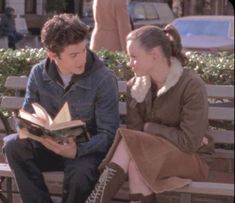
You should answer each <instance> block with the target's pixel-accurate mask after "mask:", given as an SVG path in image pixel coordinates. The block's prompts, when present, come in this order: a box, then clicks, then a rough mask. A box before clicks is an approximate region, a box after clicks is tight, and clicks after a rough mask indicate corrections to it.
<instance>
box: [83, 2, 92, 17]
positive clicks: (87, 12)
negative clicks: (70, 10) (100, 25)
mask: <svg viewBox="0 0 235 203" xmlns="http://www.w3.org/2000/svg"><path fill="white" fill-rule="evenodd" d="M92 4H93V0H85V1H83V13H82V16H84V17H92V16H93V11H92Z"/></svg>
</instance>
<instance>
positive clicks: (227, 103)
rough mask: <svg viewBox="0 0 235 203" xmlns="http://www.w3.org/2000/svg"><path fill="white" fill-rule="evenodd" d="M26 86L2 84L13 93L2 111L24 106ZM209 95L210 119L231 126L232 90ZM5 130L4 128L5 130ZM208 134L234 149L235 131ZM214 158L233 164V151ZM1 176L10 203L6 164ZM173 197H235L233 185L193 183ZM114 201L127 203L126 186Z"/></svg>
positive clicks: (52, 177) (122, 88)
mask: <svg viewBox="0 0 235 203" xmlns="http://www.w3.org/2000/svg"><path fill="white" fill-rule="evenodd" d="M26 83H27V77H19V76H16V77H14V76H10V77H8V78H7V80H6V82H5V87H6V88H7V89H11V90H14V91H15V96H3V97H2V100H1V107H2V108H4V109H8V110H11V111H12V110H13V111H15V110H17V109H19V108H20V107H21V105H22V102H23V97H22V96H23V95H24V93H22V91H23V92H24V91H25V87H26ZM206 87H207V92H208V101H209V102H210V105H209V119H210V120H215V121H231V122H233V124H234V87H233V86H225V85H206ZM119 92H120V94H125V92H126V82H125V81H119ZM119 110H120V115H121V116H125V115H126V104H125V102H120V104H119ZM9 121H10V122H9V123H10V125H9V126H8V128H9V129H6V130H11V129H14V121H13V120H12V119H11V118H10V119H9ZM5 127H7V126H5ZM3 128H4V125H3V124H1V123H0V130H1V129H3ZM209 133H211V134H212V136H213V137H214V140H215V143H217V144H220V145H221V144H222V145H223V144H225V145H234V131H233V130H225V129H212V130H209ZM215 158H222V159H230V160H231V161H232V162H233V161H234V152H233V149H223V148H217V149H216V155H215ZM0 176H1V177H5V179H6V182H7V183H6V185H7V188H6V191H5V193H4V194H6V197H7V199H8V200H9V202H11V200H12V187H11V186H12V182H11V181H12V179H13V178H14V176H13V175H12V173H11V171H10V169H9V166H8V164H6V163H2V164H0ZM44 177H45V180H46V182H48V181H56V182H60V183H61V182H62V180H63V173H62V172H50V173H44ZM173 192H174V193H180V202H181V203H190V202H191V196H192V194H204V195H213V196H224V197H232V198H233V196H234V182H233V180H231V183H221V182H211V181H210V182H196V181H193V182H192V183H191V184H190V185H188V186H186V187H183V188H179V189H176V190H174V191H173ZM115 198H116V199H118V200H120V201H123V202H128V183H127V182H126V183H125V184H124V185H123V187H122V188H121V189H120V191H119V192H118V194H117V195H116V196H115Z"/></svg>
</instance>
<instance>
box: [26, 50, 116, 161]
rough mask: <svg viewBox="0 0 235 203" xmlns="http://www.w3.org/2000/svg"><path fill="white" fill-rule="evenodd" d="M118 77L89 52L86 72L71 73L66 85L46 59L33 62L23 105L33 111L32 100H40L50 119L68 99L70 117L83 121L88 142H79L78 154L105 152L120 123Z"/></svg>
mask: <svg viewBox="0 0 235 203" xmlns="http://www.w3.org/2000/svg"><path fill="white" fill-rule="evenodd" d="M118 97H119V95H118V87H117V79H116V77H115V75H114V74H113V72H111V71H110V70H109V69H107V68H106V67H105V65H104V64H103V63H102V62H101V61H100V60H99V58H98V57H97V56H96V55H95V54H94V53H92V52H90V51H88V52H87V62H86V67H85V71H84V73H83V74H81V75H73V76H72V79H71V82H70V84H69V86H68V87H66V88H64V86H63V82H62V80H61V78H60V76H59V74H58V72H57V67H56V64H55V63H54V62H53V61H51V60H50V59H49V58H47V59H45V60H43V61H41V62H40V63H39V64H36V65H35V66H34V67H33V69H32V71H31V73H30V75H29V80H28V84H27V89H26V96H25V99H24V103H23V108H24V109H25V110H26V111H29V112H33V110H32V107H31V103H32V102H38V103H40V104H41V105H42V106H43V107H44V108H45V109H46V110H47V112H48V113H49V114H50V115H51V117H52V118H54V117H55V116H56V114H57V113H58V111H59V109H60V108H61V107H62V105H63V104H64V103H65V101H67V102H68V104H69V108H70V112H71V116H72V119H81V120H82V121H84V122H86V124H87V128H88V131H89V133H90V135H91V139H90V141H88V142H86V143H80V144H79V146H78V156H84V155H87V154H91V153H101V154H104V153H106V152H107V150H108V149H109V147H110V145H111V144H112V141H113V138H114V135H115V132H116V129H117V128H118V126H119V112H118Z"/></svg>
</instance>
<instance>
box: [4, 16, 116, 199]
mask: <svg viewBox="0 0 235 203" xmlns="http://www.w3.org/2000/svg"><path fill="white" fill-rule="evenodd" d="M87 34H88V29H87V27H86V26H85V25H84V24H83V23H82V22H81V21H80V19H79V18H78V17H77V16H75V15H72V14H60V15H55V16H54V17H53V18H52V19H50V20H48V21H47V22H46V23H45V24H44V26H43V28H42V32H41V40H42V43H43V45H44V47H45V49H46V50H47V55H48V58H47V59H45V60H43V61H41V62H40V63H39V64H36V65H35V66H34V67H33V69H32V71H31V73H30V75H29V81H28V85H27V91H26V96H25V100H24V104H23V108H24V109H25V110H26V111H29V112H32V113H33V110H32V107H31V103H32V102H38V103H40V104H41V105H42V106H43V107H44V108H45V109H46V110H47V112H48V113H49V114H50V115H51V116H52V117H54V116H55V115H56V114H57V113H58V111H59V109H60V108H61V107H62V105H63V104H64V103H65V102H66V101H67V102H68V104H69V108H70V111H71V115H72V118H73V119H81V120H82V121H84V122H86V124H87V128H88V131H89V133H90V135H91V139H90V141H88V142H86V143H76V140H74V139H72V138H70V139H68V142H67V143H66V144H60V143H57V142H55V141H53V140H52V139H50V138H48V137H43V138H42V139H41V141H40V142H37V141H33V140H31V139H20V138H19V136H18V134H12V135H9V136H7V137H6V138H5V140H4V141H5V145H4V152H5V156H6V158H7V161H8V163H9V165H10V167H11V169H12V171H13V172H14V174H15V177H16V181H17V185H18V187H19V191H20V195H21V197H22V200H23V202H24V203H52V200H51V198H50V195H49V193H48V189H47V187H46V185H45V182H44V180H43V178H42V172H43V171H54V170H56V171H58V170H62V171H64V173H65V176H64V185H63V187H64V188H63V189H64V190H63V202H64V203H78V202H79V203H83V202H85V200H86V198H87V196H88V195H89V193H90V192H91V190H92V188H93V186H94V184H95V182H96V180H97V178H98V176H99V174H98V170H97V167H98V165H99V163H100V162H101V160H102V159H103V158H104V156H105V154H106V152H107V150H108V149H109V147H110V145H111V143H112V141H113V137H114V134H115V131H116V129H117V127H118V125H119V113H118V89H117V81H116V77H115V76H114V75H113V73H112V72H111V71H110V70H108V69H107V68H106V67H105V66H104V64H103V63H102V62H101V61H100V60H99V59H98V57H97V56H96V55H95V54H94V53H92V52H91V51H89V50H88V49H87V44H86V37H87Z"/></svg>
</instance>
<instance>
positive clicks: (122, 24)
mask: <svg viewBox="0 0 235 203" xmlns="http://www.w3.org/2000/svg"><path fill="white" fill-rule="evenodd" d="M114 3H115V4H116V5H115V8H116V9H115V16H116V21H117V28H118V34H119V39H120V43H121V47H122V50H123V51H126V36H127V35H128V33H129V32H130V31H131V24H130V17H129V14H128V4H127V0H117V1H114Z"/></svg>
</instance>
